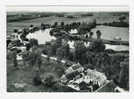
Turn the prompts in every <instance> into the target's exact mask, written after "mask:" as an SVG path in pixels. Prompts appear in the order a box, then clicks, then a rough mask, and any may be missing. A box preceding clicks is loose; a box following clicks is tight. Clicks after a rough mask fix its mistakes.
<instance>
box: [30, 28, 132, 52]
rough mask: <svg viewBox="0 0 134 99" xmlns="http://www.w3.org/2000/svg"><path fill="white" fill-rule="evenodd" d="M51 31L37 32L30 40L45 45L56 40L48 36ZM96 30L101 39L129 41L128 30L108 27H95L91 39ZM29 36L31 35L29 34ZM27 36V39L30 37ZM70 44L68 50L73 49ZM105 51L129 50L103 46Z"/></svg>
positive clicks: (126, 47) (121, 46)
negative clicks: (100, 34)
mask: <svg viewBox="0 0 134 99" xmlns="http://www.w3.org/2000/svg"><path fill="white" fill-rule="evenodd" d="M50 30H51V29H46V30H44V31H42V30H39V31H36V32H35V33H33V34H32V38H35V39H37V40H38V42H39V44H45V42H48V41H51V40H52V39H56V38H55V37H53V36H50V35H49V32H50ZM97 30H100V31H101V32H102V38H103V39H107V40H113V39H114V38H115V37H121V40H123V41H129V33H128V32H129V30H128V28H121V27H110V26H97V27H96V28H94V29H92V32H94V35H93V38H96V34H95V32H96V31H97ZM29 35H31V34H29ZM29 35H28V38H29V37H30V36H29ZM72 44H73V42H72V43H69V45H70V48H73V47H72V46H73V45H72ZM105 45H106V49H112V50H115V51H126V50H129V47H128V46H125V45H109V44H105Z"/></svg>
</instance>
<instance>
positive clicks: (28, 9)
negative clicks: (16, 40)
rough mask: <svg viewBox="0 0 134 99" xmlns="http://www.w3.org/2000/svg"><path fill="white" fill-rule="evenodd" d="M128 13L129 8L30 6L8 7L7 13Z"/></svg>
mask: <svg viewBox="0 0 134 99" xmlns="http://www.w3.org/2000/svg"><path fill="white" fill-rule="evenodd" d="M109 11H110V12H128V11H129V8H128V7H127V6H49V5H48V6H45V5H44V6H30V5H29V6H28V5H20V6H16V5H14V6H13V5H12V6H11V5H8V6H7V12H57V13H58V12H63V13H67V12H70V13H71V12H109Z"/></svg>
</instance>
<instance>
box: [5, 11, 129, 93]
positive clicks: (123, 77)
mask: <svg viewBox="0 0 134 99" xmlns="http://www.w3.org/2000/svg"><path fill="white" fill-rule="evenodd" d="M18 35H20V37H19V36H18ZM16 36H17V37H16ZM7 91H8V92H126V91H127V92H128V91H129V12H7Z"/></svg>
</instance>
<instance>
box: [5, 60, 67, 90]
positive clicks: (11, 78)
mask: <svg viewBox="0 0 134 99" xmlns="http://www.w3.org/2000/svg"><path fill="white" fill-rule="evenodd" d="M7 64H8V65H7V68H8V69H7V91H8V92H21V91H23V92H24V91H25V92H53V91H54V90H53V89H51V88H47V87H45V86H43V85H39V86H35V85H34V84H33V77H35V71H36V68H37V67H36V66H30V65H26V66H24V65H23V64H22V62H20V63H19V65H18V66H19V69H15V67H14V66H13V64H12V62H11V60H7ZM65 68H66V67H65V66H64V65H62V64H60V63H56V62H54V63H53V62H48V61H46V60H45V59H43V64H42V68H41V73H42V74H45V73H46V74H47V73H52V74H54V75H55V77H56V78H57V79H58V78H59V77H61V75H62V74H61V73H62V72H61V71H64V70H65ZM15 83H19V84H21V83H25V84H26V86H25V87H24V88H15V87H14V84H15Z"/></svg>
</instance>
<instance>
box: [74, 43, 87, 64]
mask: <svg viewBox="0 0 134 99" xmlns="http://www.w3.org/2000/svg"><path fill="white" fill-rule="evenodd" d="M74 47H75V60H76V61H80V60H81V58H82V54H83V53H85V52H86V47H85V45H84V42H83V41H76V42H75V43H74ZM82 60H83V59H82Z"/></svg>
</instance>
